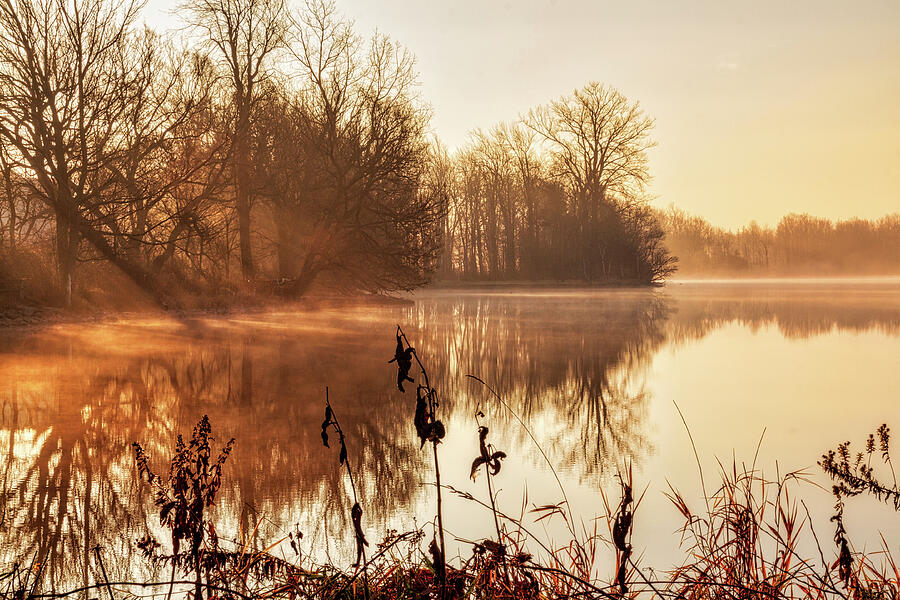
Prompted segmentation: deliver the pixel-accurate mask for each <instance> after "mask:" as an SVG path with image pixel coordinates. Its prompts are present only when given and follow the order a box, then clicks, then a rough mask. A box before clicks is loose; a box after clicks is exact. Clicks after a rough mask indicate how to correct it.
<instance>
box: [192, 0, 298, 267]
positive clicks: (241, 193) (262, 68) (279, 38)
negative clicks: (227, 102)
mask: <svg viewBox="0 0 900 600" xmlns="http://www.w3.org/2000/svg"><path fill="white" fill-rule="evenodd" d="M182 11H183V12H184V13H185V14H186V15H187V18H188V19H189V21H190V23H191V25H193V26H194V27H195V28H197V29H198V30H199V31H201V32H202V34H203V39H204V40H205V41H206V42H207V43H208V44H210V45H211V46H213V47H214V48H215V50H216V53H215V54H216V56H217V57H218V59H219V61H220V64H221V66H222V69H223V72H224V73H225V77H227V79H228V81H229V83H230V84H231V92H232V109H233V119H234V124H233V128H232V132H231V133H232V158H233V165H232V168H233V173H232V176H233V181H234V195H235V207H236V210H237V216H238V229H239V238H240V257H241V272H242V274H243V276H244V278H245V279H248V278H252V277H253V275H254V265H253V252H252V246H251V239H250V235H251V228H250V217H251V207H252V191H253V190H252V185H251V180H250V177H251V156H250V133H251V127H252V122H251V120H252V116H253V112H254V107H255V105H256V103H257V102H258V100H259V98H260V92H261V84H262V83H263V82H265V81H266V79H267V78H268V77H269V75H270V73H269V69H270V68H271V66H272V62H273V57H274V54H275V52H276V51H277V50H278V49H279V48H281V47H282V46H283V45H284V41H285V34H286V32H287V29H288V25H289V22H290V20H289V16H288V13H287V8H286V6H285V3H284V0H188V1H187V2H185V3H184V4H182Z"/></svg>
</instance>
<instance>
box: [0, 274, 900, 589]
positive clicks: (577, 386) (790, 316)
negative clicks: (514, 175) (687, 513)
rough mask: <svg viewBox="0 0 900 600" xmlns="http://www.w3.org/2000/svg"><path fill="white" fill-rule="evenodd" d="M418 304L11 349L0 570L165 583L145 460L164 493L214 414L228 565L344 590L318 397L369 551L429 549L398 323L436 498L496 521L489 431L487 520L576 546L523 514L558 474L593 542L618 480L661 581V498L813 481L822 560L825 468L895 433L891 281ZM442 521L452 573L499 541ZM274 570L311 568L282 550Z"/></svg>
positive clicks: (442, 299) (897, 293)
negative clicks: (141, 466)
mask: <svg viewBox="0 0 900 600" xmlns="http://www.w3.org/2000/svg"><path fill="white" fill-rule="evenodd" d="M410 299H411V302H409V303H402V304H401V303H397V304H385V305H366V306H349V307H348V306H344V307H331V308H328V307H321V308H305V309H303V310H294V311H286V310H283V311H270V312H258V313H249V314H242V315H228V316H195V317H190V318H181V319H174V318H171V317H153V318H150V317H145V318H138V317H134V318H121V319H119V320H116V321H110V322H100V323H79V324H59V325H47V326H41V327H33V328H19V329H8V330H5V331H2V332H0V472H2V475H0V481H2V486H3V489H2V491H3V495H2V497H0V508H2V517H0V541H2V544H0V546H2V548H0V570H6V567H7V566H9V565H11V564H12V563H13V562H15V561H19V562H20V563H21V562H25V563H28V562H31V561H32V559H33V558H34V557H35V556H39V557H43V559H39V560H41V562H43V563H44V565H45V566H44V571H43V577H45V578H46V579H45V585H46V586H47V587H54V586H55V587H57V588H58V587H66V586H67V585H69V584H70V583H72V582H76V583H77V582H80V581H81V580H82V579H90V578H91V577H93V575H91V573H93V569H94V567H93V562H92V559H91V557H90V554H91V552H90V549H91V548H93V547H95V546H97V545H99V546H100V547H101V552H102V553H103V555H104V556H105V557H106V558H105V560H106V562H107V569H108V570H109V571H110V578H111V579H116V578H127V577H130V576H135V573H140V574H141V575H143V576H148V577H151V576H154V575H158V574H155V573H152V572H150V571H152V570H153V568H152V567H149V566H147V565H146V564H145V563H144V561H142V559H141V557H140V555H139V551H138V550H137V549H136V545H135V540H136V539H138V538H140V537H142V536H144V535H146V534H148V533H150V534H152V535H154V536H156V537H157V538H158V539H160V540H161V541H164V540H165V539H166V538H165V535H164V532H163V531H162V530H161V529H160V526H159V522H158V517H157V512H156V509H155V507H154V506H153V504H152V502H151V498H150V491H149V489H148V488H147V486H146V484H142V483H141V482H140V481H139V480H138V478H137V475H136V470H135V467H134V455H133V452H132V447H131V444H132V442H135V441H138V442H140V443H141V444H142V445H143V446H144V448H145V449H146V450H147V452H148V453H149V455H150V460H151V465H152V466H153V468H154V469H155V470H156V471H157V472H162V473H165V472H166V469H167V466H166V464H167V463H166V459H167V458H168V457H170V456H171V454H172V452H173V449H174V445H175V439H176V436H177V435H178V434H179V433H181V434H184V435H186V436H187V435H189V434H190V430H191V427H192V426H193V425H194V424H195V423H196V422H197V421H198V419H200V417H201V416H202V415H204V414H208V415H209V417H210V420H211V422H212V425H213V432H214V435H216V436H217V443H218V444H224V442H225V441H226V440H227V439H228V438H231V437H234V438H235V439H236V442H235V446H234V451H233V454H232V456H231V457H230V459H229V461H228V463H227V465H226V468H225V475H224V483H223V486H222V491H221V494H220V500H219V502H218V506H217V508H216V513H215V514H216V520H217V531H218V535H219V537H220V539H221V540H222V543H223V545H225V544H231V543H232V542H231V540H240V539H241V538H242V537H243V538H250V537H251V535H250V534H251V532H254V531H255V534H254V535H253V536H252V541H251V547H255V548H258V549H263V548H266V547H268V546H269V545H270V544H273V543H276V542H279V541H280V540H283V539H284V538H285V537H286V536H287V535H288V533H294V532H296V531H298V530H299V531H300V532H302V533H303V534H304V537H303V540H302V542H301V544H300V548H299V549H300V552H301V554H303V555H304V556H305V555H310V556H312V557H313V558H315V559H316V560H326V559H330V560H332V561H335V562H337V563H338V564H343V565H345V566H346V564H349V562H350V561H351V560H352V558H353V556H352V533H351V531H352V530H351V529H348V523H349V518H348V516H349V506H350V503H351V502H350V501H349V500H348V497H349V488H348V485H347V481H346V479H345V475H344V472H343V470H342V469H341V468H340V467H339V464H338V456H337V449H335V448H331V449H327V448H324V447H323V446H322V442H321V438H320V425H321V422H322V417H323V408H324V400H325V388H326V386H328V388H329V397H330V400H331V403H332V405H333V406H334V409H335V411H336V412H337V415H338V417H339V419H340V421H341V424H342V426H343V428H344V430H345V432H346V434H347V445H348V449H349V456H350V460H351V462H352V464H353V466H354V468H355V469H356V470H357V473H356V478H357V486H358V488H359V492H360V503H361V505H362V506H363V509H364V511H365V514H364V517H363V525H364V527H365V530H366V534H367V537H368V538H369V540H370V541H371V542H372V543H373V546H374V544H375V542H377V541H379V540H381V539H382V538H383V537H384V535H385V532H386V531H388V530H397V531H406V530H410V529H413V528H416V527H424V528H425V530H426V532H427V538H426V541H427V540H428V539H430V536H431V524H430V523H431V521H432V520H433V519H434V515H435V509H434V485H433V483H432V482H433V476H432V454H431V452H430V450H429V448H427V447H426V448H425V449H420V444H419V440H418V438H417V437H416V434H415V429H414V427H413V423H412V419H413V411H414V407H415V395H414V390H412V389H408V390H407V392H406V393H405V394H404V393H400V391H399V390H398V389H397V387H396V367H395V366H394V365H393V364H388V360H389V359H390V358H392V356H393V351H394V345H395V339H394V333H395V329H396V326H397V324H400V325H401V326H402V327H403V329H404V331H405V332H406V334H407V335H408V337H409V340H410V342H411V343H412V345H414V346H415V348H416V350H417V353H418V356H419V357H420V358H421V360H422V361H423V363H424V364H425V366H426V368H427V369H428V371H429V375H430V377H431V380H432V384H433V385H434V387H435V388H436V389H437V390H438V392H439V399H440V407H439V413H440V415H441V417H442V420H443V422H444V423H445V425H446V428H447V437H446V438H445V439H444V441H443V443H442V444H441V448H440V457H441V471H442V482H443V483H445V484H447V485H450V486H453V487H454V488H456V489H458V490H459V491H460V492H462V493H469V494H472V495H473V496H474V497H475V498H477V499H479V500H481V501H484V502H486V501H487V488H486V482H485V479H484V476H483V474H482V476H480V477H477V478H476V479H475V480H474V481H472V480H471V479H470V478H469V470H470V465H471V464H472V460H473V459H474V458H475V457H476V456H477V454H478V435H477V428H478V425H479V423H480V424H483V425H486V426H488V427H489V428H490V435H489V441H491V442H492V443H493V444H494V445H495V446H496V447H497V448H498V449H501V450H503V451H505V452H506V454H507V455H508V457H507V458H506V459H505V460H504V462H503V468H502V470H501V472H500V473H499V474H498V475H497V477H496V478H495V479H494V481H493V483H494V484H495V486H496V488H497V491H498V495H497V501H498V507H499V508H500V509H501V510H503V511H504V512H506V513H507V514H511V515H515V516H519V515H523V517H524V521H525V523H526V524H527V526H528V527H529V528H532V529H533V530H534V531H535V532H536V535H537V536H543V539H545V541H546V542H547V543H548V544H553V543H558V544H564V543H566V541H567V540H566V539H565V528H564V527H563V526H562V524H561V522H560V519H559V518H558V517H554V518H551V519H547V520H544V521H540V522H535V519H536V518H537V516H539V515H538V514H536V513H531V512H529V511H530V510H531V509H533V508H534V507H535V506H540V505H545V504H554V503H558V502H560V501H562V500H563V492H562V491H561V489H560V486H559V485H558V484H557V481H556V477H555V476H554V474H553V471H551V469H550V467H549V465H548V461H549V463H550V464H552V465H553V467H554V468H555V470H556V472H557V474H558V476H559V479H560V483H561V484H562V488H563V489H564V490H565V495H566V497H567V498H568V501H569V503H570V508H571V514H572V515H574V517H575V518H576V520H577V521H578V528H579V529H580V528H581V526H582V525H584V526H585V527H587V528H592V527H593V526H594V523H595V521H594V520H593V519H594V517H595V516H598V515H602V514H604V507H603V495H602V494H601V490H602V491H603V492H604V493H605V495H606V497H607V498H608V499H609V501H611V502H612V503H615V502H617V501H618V498H619V489H618V484H617V480H616V473H617V472H619V471H623V470H625V469H627V468H629V467H630V468H631V469H632V470H633V474H634V482H635V488H636V490H637V493H642V492H644V490H645V489H646V493H645V495H644V497H643V500H642V501H641V504H640V506H639V507H638V510H637V513H636V517H635V538H634V544H635V547H636V548H637V550H638V553H639V554H642V555H643V558H642V562H643V564H646V565H650V566H653V567H655V568H668V567H670V566H672V564H673V563H674V562H676V561H677V560H678V556H679V539H680V537H679V534H678V533H677V529H678V528H679V526H680V525H681V524H682V522H681V521H680V519H679V516H678V513H677V512H676V510H675V509H674V507H673V506H672V503H671V502H670V501H669V500H668V499H667V498H666V497H665V496H664V495H663V492H664V491H666V490H668V489H669V485H671V486H672V487H674V488H677V489H679V490H681V491H682V492H683V493H684V496H685V498H686V499H687V500H688V501H689V502H692V503H695V504H694V506H695V508H698V509H699V508H700V505H701V503H702V494H701V489H702V487H701V486H702V485H703V484H705V485H706V487H707V488H708V491H712V490H713V489H714V488H715V487H716V486H717V485H718V482H719V481H720V479H719V477H718V471H719V470H720V469H722V468H724V469H731V468H732V465H733V464H737V465H739V466H740V465H742V464H744V465H746V466H747V468H753V467H754V466H755V468H756V469H759V470H761V471H762V472H763V473H764V474H765V475H766V476H769V477H770V478H772V479H774V478H775V477H776V474H781V475H783V474H785V473H788V472H791V471H795V470H803V471H805V473H807V475H806V476H804V478H805V479H808V480H809V482H805V483H804V482H799V483H798V484H797V490H796V491H797V493H798V494H800V496H801V497H802V498H803V499H804V501H805V504H806V506H807V507H808V508H809V510H810V513H811V514H812V515H813V525H814V526H815V530H816V533H817V535H818V538H819V539H820V540H822V542H823V545H824V546H825V547H826V550H827V551H829V552H832V553H833V549H832V548H831V547H830V546H829V544H830V543H831V538H832V536H833V525H831V524H830V523H829V521H828V517H829V516H830V515H831V510H832V508H831V507H832V505H833V500H832V497H831V495H830V482H829V481H828V480H827V478H825V477H824V476H823V475H821V471H820V469H819V467H818V466H817V464H816V461H817V460H818V459H819V458H820V456H821V455H822V453H823V452H824V451H826V450H827V449H828V448H833V447H835V446H836V445H837V444H838V443H839V442H842V441H844V440H852V441H853V442H854V447H856V448H858V449H860V450H861V449H862V443H863V441H864V440H865V438H866V436H867V435H868V434H869V433H870V432H872V431H874V430H875V429H876V428H877V427H878V425H880V424H881V423H887V424H888V425H891V426H894V427H900V405H898V400H900V280H896V279H887V280H844V281H827V280H804V281H787V282H786V281H742V282H728V281H706V282H672V283H670V284H668V285H667V286H666V287H664V288H657V289H634V290H631V289H575V288H564V289H555V288H525V287H506V288H502V287H498V288H478V289H468V290H462V291H460V290H431V291H423V292H418V293H415V294H413V295H411V296H410ZM414 371H415V369H414ZM467 374H472V375H476V376H478V377H479V378H481V379H483V380H484V382H486V383H487V384H489V385H490V386H492V387H493V388H494V389H495V390H496V391H497V393H498V394H499V395H500V396H501V397H502V399H503V401H504V403H505V405H506V406H504V404H502V403H500V402H498V401H497V400H496V399H494V398H493V396H492V395H491V394H490V393H489V391H488V390H487V389H486V388H485V387H484V386H483V385H482V384H480V383H478V382H477V381H475V380H473V379H471V378H467V377H466V375H467ZM413 387H414V386H412V385H410V386H408V388H413ZM679 410H680V414H679ZM479 412H480V413H483V415H484V416H483V417H481V416H479V417H477V418H476V414H477V413H479ZM681 415H683V419H682V416H681ZM523 424H525V425H527V429H526V428H525V426H523ZM529 431H530V432H531V433H532V434H533V436H534V440H532V438H531V435H529ZM688 433H690V436H689V435H688ZM691 438H692V439H693V442H694V446H695V447H696V451H697V454H698V456H699V462H700V465H701V466H702V469H703V482H701V478H700V473H699V470H698V465H697V460H696V459H695V455H694V450H693V449H692V444H691ZM535 441H536V442H537V444H536V443H535ZM332 445H333V444H332ZM538 445H539V446H540V448H541V449H542V450H543V453H542V452H541V450H540V449H539V448H538ZM545 455H546V459H545ZM817 486H821V487H817ZM445 504H446V508H445V526H446V529H447V532H448V547H449V549H450V550H451V556H452V557H456V556H457V555H463V556H466V555H467V553H469V552H470V545H469V542H471V541H477V540H479V539H482V538H484V537H485V536H490V535H491V532H492V531H493V527H494V524H493V519H492V516H491V513H490V512H489V511H487V510H485V509H484V508H482V507H481V506H478V505H477V504H476V503H475V502H473V501H471V500H466V499H463V498H460V497H457V496H455V495H454V494H453V493H452V492H451V491H450V490H449V489H448V490H447V491H445ZM847 524H848V530H849V532H850V536H851V539H853V540H854V541H855V542H856V543H857V544H858V545H859V547H858V549H862V546H863V545H865V547H866V548H868V549H876V546H877V545H878V544H879V543H880V538H879V532H881V533H883V534H884V535H885V539H887V540H888V543H889V544H890V545H891V547H892V548H893V549H894V550H895V551H896V550H897V549H898V548H897V546H898V543H900V515H896V514H895V513H893V511H892V510H890V509H889V508H887V507H885V506H883V505H879V504H878V503H877V502H876V501H874V500H872V499H870V498H856V499H853V500H852V501H850V502H848V506H847ZM599 527H600V529H601V530H604V531H605V527H606V525H605V521H602V522H600V525H599ZM273 552H276V553H277V554H278V555H279V556H281V555H283V556H285V557H286V558H287V559H289V560H297V558H296V555H295V553H294V551H293V550H292V549H291V548H290V546H289V545H288V542H287V541H280V543H279V544H277V545H276V546H275V548H274V549H273ZM609 570H610V571H611V570H612V565H609ZM144 571H148V572H146V573H145V572H144ZM163 578H164V579H165V578H167V577H165V576H163Z"/></svg>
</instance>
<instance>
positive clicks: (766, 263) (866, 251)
mask: <svg viewBox="0 0 900 600" xmlns="http://www.w3.org/2000/svg"><path fill="white" fill-rule="evenodd" d="M658 214H659V220H660V222H661V223H662V226H663V229H664V230H665V232H666V245H667V246H668V248H669V249H670V251H671V252H672V253H673V254H675V255H676V256H677V257H678V271H679V273H680V274H682V275H707V274H709V275H729V276H735V275H754V276H765V275H771V276H783V275H822V276H827V275H896V274H900V214H892V215H887V216H885V217H882V218H881V219H878V220H865V219H848V220H844V221H830V220H828V219H820V218H817V217H812V216H810V215H806V214H790V215H787V216H785V217H783V218H782V219H781V221H780V222H779V223H778V225H777V226H775V227H761V226H760V225H758V224H757V223H755V222H752V223H750V225H747V226H745V227H741V228H740V229H738V230H736V231H729V230H726V229H723V228H721V227H715V226H713V225H711V224H710V223H709V222H708V221H706V220H704V219H702V218H700V217H695V216H690V215H688V214H687V213H685V212H683V211H681V210H678V209H675V208H670V209H668V210H665V211H660V212H659V213H658Z"/></svg>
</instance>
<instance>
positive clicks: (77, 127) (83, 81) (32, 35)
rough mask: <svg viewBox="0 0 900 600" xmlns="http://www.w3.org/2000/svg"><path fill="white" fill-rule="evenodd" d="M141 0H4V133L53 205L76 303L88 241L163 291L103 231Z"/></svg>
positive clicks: (0, 12)
mask: <svg viewBox="0 0 900 600" xmlns="http://www.w3.org/2000/svg"><path fill="white" fill-rule="evenodd" d="M139 6H140V5H139V4H138V3H137V2H135V1H131V2H125V3H118V4H113V3H108V2H105V1H104V0H84V1H78V2H74V1H73V2H65V1H57V0H38V1H35V2H31V1H25V0H0V107H2V108H0V136H2V137H3V138H4V140H5V143H7V144H9V145H10V146H12V147H13V148H14V149H15V152H16V153H17V154H18V155H19V156H20V157H21V160H22V163H23V164H24V165H25V167H26V174H27V177H26V179H27V181H29V182H30V185H31V186H32V188H33V190H34V192H35V193H36V194H38V195H39V196H40V197H41V198H42V200H43V201H44V202H46V204H47V205H48V206H49V207H50V208H51V209H52V210H53V212H54V215H55V220H56V254H57V263H58V273H59V279H60V285H61V287H62V289H63V290H64V293H65V297H66V302H67V303H71V298H72V284H73V276H74V270H75V263H76V259H77V253H78V248H79V245H80V242H81V240H82V239H84V240H86V241H87V242H88V243H89V244H91V245H92V246H93V247H94V248H96V249H97V250H98V251H99V252H100V253H101V254H102V255H103V256H104V257H105V258H107V259H108V260H110V261H111V262H113V264H116V265H117V266H118V267H120V268H121V269H122V271H123V272H125V273H126V274H127V275H128V276H130V277H131V278H132V279H133V280H134V281H135V282H136V283H138V284H140V285H142V286H143V287H144V288H145V289H148V290H149V291H151V292H154V293H157V294H158V291H159V290H157V289H155V286H154V284H153V282H152V280H151V279H150V278H149V277H148V276H147V274H146V272H145V270H144V269H143V268H142V267H140V265H138V264H136V263H132V262H129V261H127V260H125V259H124V258H123V257H122V256H120V255H119V254H118V253H117V252H116V250H115V248H114V247H112V246H111V245H110V244H109V242H108V241H107V240H106V238H105V237H104V236H103V234H102V233H101V232H100V231H99V230H98V229H97V227H96V226H97V225H98V224H102V223H103V222H104V219H105V218H106V217H105V215H104V214H103V212H102V210H101V207H102V197H103V194H104V191H105V190H106V189H107V188H108V186H109V185H110V181H111V180H110V176H109V172H108V171H106V170H105V169H104V168H103V167H104V164H105V162H106V161H107V159H108V158H109V156H110V154H111V153H112V152H114V147H115V143H116V140H117V133H118V132H117V130H116V127H117V125H118V124H119V122H120V117H121V111H122V107H123V103H122V102H121V100H122V93H123V91H124V90H125V89H126V87H127V86H126V81H127V79H128V78H129V77H130V66H126V65H124V64H123V63H122V62H121V61H120V60H118V57H119V56H120V55H121V54H123V52H124V51H125V46H126V45H127V40H128V33H129V28H130V26H131V23H132V21H133V20H134V18H135V16H136V15H137V12H138V9H139Z"/></svg>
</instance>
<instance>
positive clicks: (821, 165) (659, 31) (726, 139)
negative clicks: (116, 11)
mask: <svg viewBox="0 0 900 600" xmlns="http://www.w3.org/2000/svg"><path fill="white" fill-rule="evenodd" d="M167 5H168V3H167V2H166V1H165V0H149V4H148V6H147V9H146V15H147V21H148V23H149V24H150V25H151V26H155V27H159V28H166V27H169V26H172V24H173V23H175V21H174V19H173V18H172V17H171V16H168V15H167V14H166V9H167ZM337 6H338V9H339V10H340V11H341V12H342V13H343V14H344V15H345V16H347V17H349V18H351V19H353V20H354V21H355V23H356V30H357V32H358V33H360V34H361V35H370V34H372V33H373V32H375V31H376V30H377V31H378V32H380V33H382V34H386V35H388V36H390V37H391V38H393V39H395V40H397V41H398V42H400V43H402V44H403V45H405V46H406V47H407V48H409V49H410V50H411V51H412V53H413V54H415V56H416V57H417V68H418V72H419V78H420V81H421V90H420V91H421V94H422V97H423V98H424V99H425V100H426V101H427V102H428V103H429V104H430V105H431V108H432V110H433V118H432V129H433V133H434V135H435V136H437V137H438V138H439V139H440V140H441V141H442V142H443V143H444V144H446V145H447V146H448V147H449V148H450V149H451V150H452V149H455V148H459V147H461V146H462V145H464V144H465V143H466V141H467V140H468V136H469V132H470V131H471V130H472V129H474V128H489V127H491V126H493V125H495V124H497V123H500V122H502V121H511V120H514V119H516V118H517V117H518V116H519V115H521V114H523V113H526V112H527V111H528V110H529V109H530V108H532V107H534V106H537V105H540V104H543V103H546V102H548V101H550V100H553V99H556V98H559V97H560V96H563V95H568V94H571V93H572V91H573V90H574V89H576V88H580V87H582V86H584V85H585V84H587V83H588V82H590V81H600V82H602V83H605V84H608V85H611V86H613V87H615V88H616V89H618V90H619V91H620V92H622V93H623V94H624V95H625V96H627V97H628V98H629V99H630V100H633V101H637V102H639V103H640V105H641V106H642V107H643V109H644V110H645V112H646V113H647V114H649V115H650V116H652V117H654V118H655V120H656V126H655V129H654V134H653V138H654V140H655V141H656V142H657V146H656V147H655V148H653V149H652V150H651V151H650V156H649V158H650V170H651V173H652V175H653V180H652V181H651V182H650V185H649V187H648V190H647V191H648V193H649V194H650V195H651V196H652V197H653V203H654V204H655V205H657V206H660V207H666V206H669V205H674V206H676V207H678V208H681V209H683V210H686V211H688V212H690V213H693V214H697V215H700V216H702V217H704V218H707V219H708V220H710V221H711V222H712V223H714V224H716V225H720V226H724V227H729V228H736V227H740V226H742V225H745V224H747V223H749V222H750V221H751V220H756V221H757V222H759V223H760V224H769V225H774V224H776V223H777V222H778V220H779V219H780V218H781V217H782V216H783V215H785V214H787V213H790V212H807V213H810V214H813V215H817V216H822V217H828V218H833V219H842V218H849V217H854V216H859V217H864V218H878V217H880V216H882V215H885V214H888V213H900V1H897V0H860V1H856V2H847V1H846V0H843V1H833V0H817V1H810V0H789V1H784V0H779V1H772V0H754V1H751V0H746V1H743V2H736V1H731V0H710V1H705V0H683V1H680V2H675V1H669V0H656V1H650V0H632V1H629V2H621V1H618V0H617V1H607V0H598V1H590V0H578V1H575V0H572V1H565V0H515V1H513V0H509V1H505V0H481V1H476V0H446V1H443V2H431V1H422V0H337Z"/></svg>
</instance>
